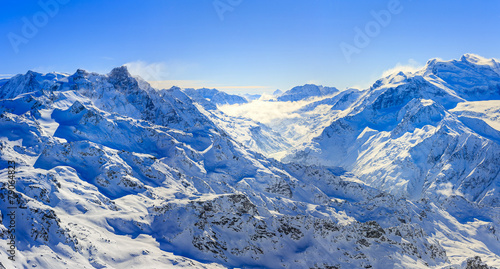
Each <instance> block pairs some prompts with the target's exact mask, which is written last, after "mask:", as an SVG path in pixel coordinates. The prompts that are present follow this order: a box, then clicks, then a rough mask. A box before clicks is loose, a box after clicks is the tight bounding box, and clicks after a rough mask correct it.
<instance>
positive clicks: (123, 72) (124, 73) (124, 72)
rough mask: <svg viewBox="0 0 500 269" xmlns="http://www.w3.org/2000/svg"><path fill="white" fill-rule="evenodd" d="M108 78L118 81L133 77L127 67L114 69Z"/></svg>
mask: <svg viewBox="0 0 500 269" xmlns="http://www.w3.org/2000/svg"><path fill="white" fill-rule="evenodd" d="M108 76H109V77H112V78H117V79H119V78H127V77H132V75H131V74H130V73H129V72H128V68H127V67H126V66H125V65H122V66H120V67H115V68H113V70H111V72H109V74H108Z"/></svg>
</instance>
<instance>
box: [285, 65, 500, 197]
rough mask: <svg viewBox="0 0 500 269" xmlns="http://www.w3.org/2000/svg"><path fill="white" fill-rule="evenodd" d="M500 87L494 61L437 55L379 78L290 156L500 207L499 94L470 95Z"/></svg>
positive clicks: (390, 185) (381, 183)
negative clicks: (410, 70) (411, 69)
mask: <svg viewBox="0 0 500 269" xmlns="http://www.w3.org/2000/svg"><path fill="white" fill-rule="evenodd" d="M499 94H500V74H499V73H498V62H496V61H495V60H493V59H492V60H487V59H483V58H480V57H479V56H476V55H464V56H463V57H462V58H461V59H460V60H459V61H457V60H452V61H441V60H431V61H429V62H428V63H427V66H426V67H424V69H422V70H421V71H419V72H416V73H414V74H405V73H402V72H400V73H396V74H393V75H390V76H388V77H386V78H383V79H380V80H378V81H377V82H376V83H375V84H374V85H373V86H372V87H371V88H370V89H368V90H367V91H365V92H364V93H363V95H362V96H361V97H360V98H359V100H357V101H356V102H355V103H354V104H353V105H351V106H350V107H348V108H347V109H345V110H344V111H343V112H342V113H339V114H338V116H337V117H336V118H335V119H334V120H333V122H332V124H331V125H330V126H328V127H327V128H325V129H324V131H323V132H322V133H321V135H319V136H317V137H316V138H314V139H313V140H312V141H311V143H310V144H309V145H306V146H304V147H302V148H298V149H297V150H296V152H295V153H292V154H291V155H289V156H288V157H287V158H286V160H287V161H294V162H305V163H322V164H324V165H328V166H341V167H343V168H344V169H346V170H348V171H351V172H353V173H354V174H355V175H357V176H358V177H360V179H361V180H363V181H364V182H366V183H367V184H369V185H370V186H373V187H376V188H380V189H382V190H385V191H389V192H391V193H393V194H397V195H402V196H403V197H410V198H413V199H419V198H421V197H432V198H433V199H444V198H446V197H449V196H451V195H459V196H463V197H465V198H466V199H468V200H470V201H474V202H478V203H480V204H485V205H491V206H500V204H499V203H498V202H499V200H498V198H497V197H498V195H499V190H500V187H499V184H500V181H499V180H500V174H499V172H500V155H499V153H500V145H499V140H498V131H497V130H496V129H495V128H494V127H492V125H493V126H496V125H495V123H496V119H497V118H498V116H500V114H498V109H495V104H496V103H497V101H483V102H474V103H470V102H469V101H476V100H491V99H500V98H499ZM479 104H484V105H487V106H488V108H482V109H477V108H476V109H474V107H478V106H480V105H479ZM467 107H469V108H471V109H470V111H468V109H465V108H467ZM464 110H465V111H464ZM477 110H480V111H477ZM481 110H482V111H481Z"/></svg>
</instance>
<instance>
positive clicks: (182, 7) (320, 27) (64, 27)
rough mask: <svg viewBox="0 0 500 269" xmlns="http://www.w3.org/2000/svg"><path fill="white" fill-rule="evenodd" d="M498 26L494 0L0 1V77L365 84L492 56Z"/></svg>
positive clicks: (261, 85)
mask: <svg viewBox="0 0 500 269" xmlns="http://www.w3.org/2000/svg"><path fill="white" fill-rule="evenodd" d="M374 14H379V15H374ZM387 14H388V15H389V16H390V17H389V16H387ZM377 17H378V19H377ZM499 25H500V1H496V0H489V1H488V0H485V1H456V0H455V1H448V0H446V1H427V0H381V1H368V0H365V1H356V0H353V1H334V0H330V1H327V0H307V1H306V0H304V1H298V0H273V1H271V0H176V1H173V0H150V1H130V0H120V1H111V0H109V1H102V0H101V1H97V0H86V1H77V0H41V1H18V0H3V1H2V8H1V9H0V75H2V76H8V75H10V74H17V73H25V72H26V71H27V70H29V69H32V70H36V71H40V72H52V71H58V72H67V73H74V72H75V71H76V69H78V68H83V69H86V70H89V71H95V72H99V73H107V72H109V71H110V70H111V69H112V68H113V67H116V66H121V65H124V64H126V65H128V66H129V69H130V70H131V72H132V73H135V74H140V75H142V76H144V77H145V79H147V80H148V81H153V82H152V84H153V85H155V86H158V87H169V86H171V85H178V86H181V87H195V88H198V87H203V86H206V87H216V88H219V89H222V90H225V91H227V92H234V93H242V92H248V93H261V92H268V93H269V92H272V91H274V90H276V89H281V90H288V89H290V88H291V87H293V86H296V85H303V84H306V83H315V84H322V85H325V86H335V87H338V88H339V89H344V88H346V87H351V86H357V87H366V86H369V85H370V84H371V83H373V82H374V80H376V79H377V78H379V77H381V75H382V74H383V73H384V71H386V70H388V69H391V68H394V67H395V66H407V65H409V66H410V67H418V66H422V65H424V64H425V63H426V61H427V60H428V59H430V58H436V57H439V58H442V59H453V58H459V57H460V56H461V55H462V54H464V53H476V54H479V55H481V56H484V57H487V58H492V57H493V58H497V59H499V58H500V49H499V48H500V46H499V45H500V27H499ZM362 36H364V38H363V37H362Z"/></svg>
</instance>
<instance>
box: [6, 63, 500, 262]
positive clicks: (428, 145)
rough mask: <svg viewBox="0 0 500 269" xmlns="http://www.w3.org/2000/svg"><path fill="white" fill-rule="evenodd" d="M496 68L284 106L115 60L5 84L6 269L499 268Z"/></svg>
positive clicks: (433, 74) (466, 69)
mask: <svg viewBox="0 0 500 269" xmlns="http://www.w3.org/2000/svg"><path fill="white" fill-rule="evenodd" d="M499 76H500V73H498V62H496V61H495V60H490V59H484V58H480V57H479V56H476V55H465V56H464V57H462V59H460V60H458V61H440V60H431V61H429V63H428V65H427V66H426V67H425V68H424V69H423V70H421V71H419V72H416V73H414V74H413V73H412V74H410V73H407V74H406V73H396V74H393V75H390V76H388V77H386V78H383V79H381V80H379V81H377V82H376V83H375V84H374V85H373V86H372V87H371V88H370V89H367V90H357V89H348V90H345V91H342V92H338V91H337V90H336V89H335V90H334V88H329V89H330V90H328V89H327V90H325V88H326V87H323V88H320V87H314V86H310V85H309V86H308V85H306V86H307V87H305V86H301V87H302V88H301V91H298V90H294V91H292V93H300V94H299V95H297V96H296V99H300V100H295V99H293V101H290V103H289V101H279V100H278V99H277V98H278V97H273V98H272V99H270V100H267V101H263V100H262V99H261V100H260V101H255V100H254V101H252V102H250V103H247V102H246V101H244V100H242V99H240V98H238V97H235V96H231V95H227V94H221V93H220V92H218V91H214V90H207V89H202V90H201V91H197V90H182V89H179V88H176V87H173V88H171V89H161V90H160V89H153V88H151V87H150V86H149V84H147V82H145V81H143V80H141V79H140V78H134V77H132V76H130V74H129V73H128V71H127V69H126V68H125V67H119V68H115V69H114V70H112V71H111V72H110V73H109V74H107V75H101V74H96V73H89V72H87V71H84V70H78V71H77V72H76V73H75V74H73V75H64V74H38V73H35V72H31V71H30V72H28V73H27V74H25V75H18V76H15V77H13V78H11V79H10V80H9V81H8V82H6V83H5V84H3V86H2V87H1V88H0V182H1V183H2V184H1V189H0V200H1V202H0V212H1V218H0V219H1V220H2V222H1V223H0V233H1V234H2V237H1V238H2V239H0V249H1V250H3V251H0V265H1V266H0V268H2V267H5V268H26V267H38V268H429V267H430V268H466V267H467V266H469V268H474V267H471V266H473V265H474V266H480V265H485V264H488V265H489V266H496V267H500V242H499V235H498V232H497V231H498V230H499V228H500V201H499V198H498V197H499V192H498V190H499V180H498V176H499V175H498V174H499V173H498V169H499V167H500V162H499V158H500V154H499V153H500V150H499V144H498V143H499V139H498V125H497V124H498V107H499V106H498V104H499V103H498V101H495V100H498V98H496V96H497V95H498V93H499V92H498V89H499V87H498V83H497V82H498V81H500V80H498V77H499ZM469 81H476V82H480V83H469ZM471 87H472V88H471ZM306 89H313V90H314V89H323V91H321V90H320V91H319V92H318V91H313V92H312V94H311V96H310V98H309V97H308V96H304V95H303V94H304V92H306V93H307V92H308V91H304V90H306ZM478 91H479V93H478ZM285 94H286V93H285ZM289 94H290V92H288V94H287V95H289ZM214 96H218V97H217V99H215V98H214ZM280 96H283V94H281V95H280ZM210 97H212V98H210ZM287 98H289V97H287ZM495 98H496V99H495ZM222 105H223V106H222ZM286 105H290V107H286ZM273 107H274V108H278V107H281V108H286V109H289V110H287V111H286V113H283V110H282V111H281V112H279V111H274V112H279V113H275V114H272V115H270V117H273V118H272V119H271V120H268V121H265V120H262V118H255V117H254V118H252V113H250V111H252V110H254V111H256V110H260V111H266V110H267V111H272V108H273ZM280 113H281V114H280ZM264 116H265V114H262V115H259V117H264ZM269 156H274V157H275V158H269ZM280 156H285V157H284V158H283V160H284V161H285V162H281V161H279V160H276V159H278V158H279V157H280ZM13 162H15V163H16V166H15V167H16V168H15V173H13V172H12V171H13V169H12V168H10V169H9V165H11V166H12V163H13ZM9 171H10V172H9ZM12 174H14V176H10V178H9V175H12ZM12 177H14V179H15V181H14V183H13V184H12V181H11V182H10V183H9V179H12ZM11 186H14V189H15V191H14V192H12V187H11ZM9 189H10V190H11V192H10V193H9ZM11 202H12V203H11ZM12 205H15V206H16V209H14V210H15V214H16V218H15V223H14V224H12V223H11V221H10V215H9V214H10V213H11V212H12V210H13V209H11V208H9V206H12ZM12 225H15V231H14V230H12V227H10V226H12ZM14 235H15V237H16V240H15V257H12V254H11V253H9V252H7V250H8V249H9V248H10V245H9V243H11V241H10V239H9V236H14ZM9 257H10V258H11V259H13V258H15V261H12V260H11V259H9ZM478 268H479V267H478Z"/></svg>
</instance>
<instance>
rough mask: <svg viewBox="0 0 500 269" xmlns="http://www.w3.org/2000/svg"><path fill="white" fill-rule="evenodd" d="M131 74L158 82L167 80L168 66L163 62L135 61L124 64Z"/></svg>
mask: <svg viewBox="0 0 500 269" xmlns="http://www.w3.org/2000/svg"><path fill="white" fill-rule="evenodd" d="M124 65H125V66H126V67H127V68H128V71H129V72H130V74H132V75H134V76H140V77H141V78H143V79H144V80H146V81H157V80H162V79H165V78H166V76H167V75H168V70H167V65H166V64H165V63H163V62H157V63H147V62H144V61H135V62H130V63H126V64H124Z"/></svg>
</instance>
